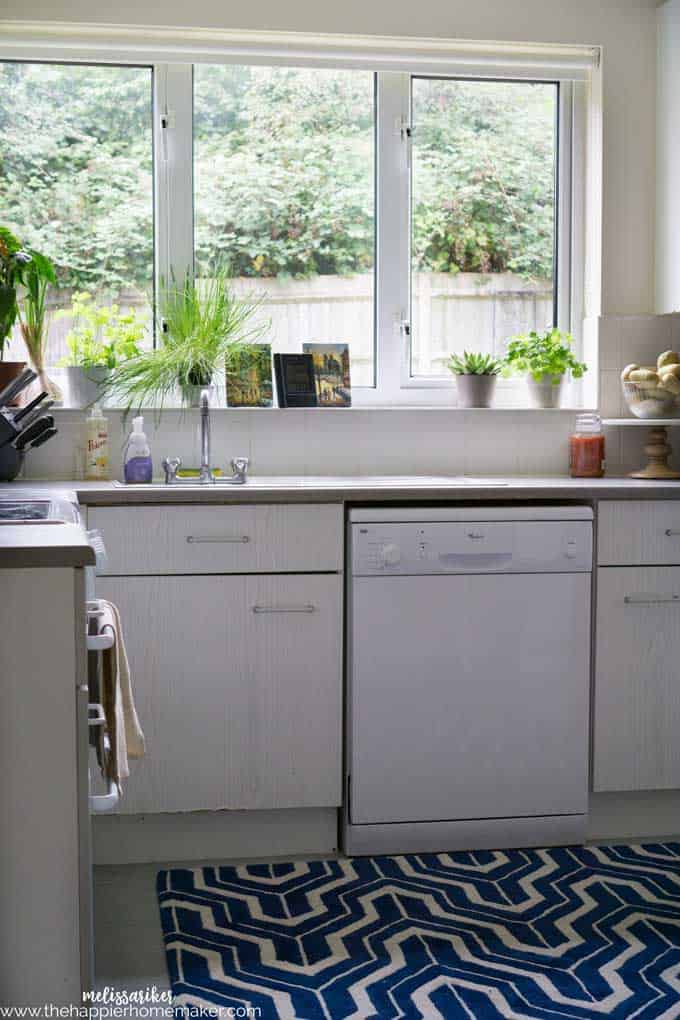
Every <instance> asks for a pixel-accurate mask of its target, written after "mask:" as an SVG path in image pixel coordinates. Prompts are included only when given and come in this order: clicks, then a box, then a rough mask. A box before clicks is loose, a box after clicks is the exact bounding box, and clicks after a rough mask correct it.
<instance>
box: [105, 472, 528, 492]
mask: <svg viewBox="0 0 680 1020" xmlns="http://www.w3.org/2000/svg"><path fill="white" fill-rule="evenodd" d="M113 484H114V485H115V486H116V487H117V488H120V489H138V490H145V489H163V490H165V491H167V492H171V491H172V490H173V489H183V490H186V489H191V490H194V491H196V492H197V493H200V492H210V491H211V490H213V489H245V490H248V489H256V490H257V489H419V488H424V487H429V488H458V487H460V486H470V487H472V488H494V489H495V488H497V487H498V486H503V485H508V482H507V481H502V480H500V479H498V480H497V479H495V478H472V477H469V476H467V475H432V476H430V475H306V476H300V475H259V476H258V475H253V476H249V477H248V480H247V481H246V482H245V483H243V484H241V485H237V484H235V483H234V482H233V481H232V480H231V479H230V478H229V477H226V478H219V477H218V478H215V479H214V480H213V481H212V482H207V483H200V482H198V481H197V480H196V479H195V478H182V479H178V480H177V481H175V482H172V484H170V485H168V484H167V483H166V482H164V481H154V482H151V483H149V484H143V485H127V484H125V483H124V482H118V481H116V482H114V483H113Z"/></svg>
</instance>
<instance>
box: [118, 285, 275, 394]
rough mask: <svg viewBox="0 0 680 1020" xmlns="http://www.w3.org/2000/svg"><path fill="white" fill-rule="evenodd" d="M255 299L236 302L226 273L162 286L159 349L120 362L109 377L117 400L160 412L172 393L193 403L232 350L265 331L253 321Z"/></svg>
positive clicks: (159, 315)
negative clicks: (206, 278) (201, 279)
mask: <svg viewBox="0 0 680 1020" xmlns="http://www.w3.org/2000/svg"><path fill="white" fill-rule="evenodd" d="M258 307H259V302H258V301H249V300H245V299H242V298H237V297H236V296H235V295H234V294H233V292H232V291H231V289H230V279H229V275H228V273H227V272H226V270H223V269H220V270H218V271H217V272H216V273H215V275H214V276H213V277H211V278H210V279H208V280H203V281H198V280H194V279H193V278H192V277H191V276H190V275H189V274H187V275H186V276H185V278H184V280H183V282H182V283H181V284H176V283H175V282H174V281H172V282H171V283H170V284H167V285H165V286H162V288H161V293H160V299H159V306H158V317H159V322H160V325H161V328H160V329H159V330H158V331H157V334H158V338H159V339H158V346H157V347H156V348H155V349H154V350H151V351H142V352H141V353H140V354H139V355H137V356H136V357H134V358H131V359H130V360H129V361H125V362H124V363H123V364H121V365H120V366H119V367H118V368H117V369H116V371H115V372H114V373H113V377H112V381H111V383H112V385H113V386H115V388H116V391H117V393H118V394H119V395H120V398H121V401H122V402H123V403H124V404H125V405H126V406H127V408H128V409H130V408H131V407H132V406H133V405H134V406H136V407H138V408H139V407H142V406H151V407H155V408H157V409H158V410H162V409H163V407H164V406H165V404H166V403H167V402H168V400H169V399H171V398H172V397H174V396H175V394H176V393H177V390H178V389H179V392H180V394H181V398H182V403H183V404H185V405H186V406H189V407H192V406H197V405H198V400H199V396H200V392H201V390H202V389H204V388H206V387H209V386H211V385H213V383H214V380H215V378H216V376H217V373H218V372H219V376H220V378H223V377H224V372H225V369H226V367H227V366H228V365H229V363H230V362H231V360H232V358H233V356H234V354H235V353H236V351H239V350H243V349H244V348H245V347H249V346H250V345H251V344H252V343H254V342H255V340H256V339H257V338H258V337H259V336H260V335H261V334H262V332H263V331H264V329H266V324H261V325H255V324H253V322H252V317H253V315H254V313H255V311H256V310H257V308H258Z"/></svg>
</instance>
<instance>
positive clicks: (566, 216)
mask: <svg viewBox="0 0 680 1020" xmlns="http://www.w3.org/2000/svg"><path fill="white" fill-rule="evenodd" d="M599 57H600V54H599V48H597V47H578V46H551V45H547V44H535V45H534V44H528V45H519V44H509V43H508V44H505V43H483V42H481V43H478V42H461V41H456V40H426V39H420V40H419V39H393V38H380V37H361V36H316V35H311V34H306V33H286V32H279V33H260V32H221V31H207V30H200V29H194V30H191V29H189V30H185V29H182V30H174V29H151V28H134V29H133V28H112V27H111V26H92V25H72V24H71V25H58V24H56V23H53V24H47V25H45V24H44V23H43V24H41V23H31V22H0V59H1V60H5V59H7V60H27V61H30V60H34V61H35V60H43V61H44V60H49V61H57V60H59V61H61V62H74V63H87V64H96V63H118V64H135V65H149V64H151V66H152V67H153V71H154V74H153V81H154V132H153V135H154V213H155V215H154V242H155V272H156V281H157V282H158V280H161V279H167V278H169V277H170V276H171V274H173V273H174V275H175V276H176V277H177V278H178V279H180V278H182V276H183V275H184V273H185V272H186V271H187V269H193V261H194V243H193V242H194V238H193V232H194V231H193V226H194V224H193V203H194V194H193V66H194V65H195V64H197V63H201V62H203V63H211V64H216V63H237V64H248V63H251V64H252V63H255V64H263V65H277V64H278V65H288V66H316V67H333V68H348V69H350V68H361V69H364V70H370V71H374V72H375V73H376V74H377V87H376V118H377V121H376V152H375V160H376V194H375V200H376V206H375V214H376V251H375V265H376V280H375V284H376V285H375V337H374V351H375V361H374V376H375V383H376V385H375V387H355V388H354V389H353V392H352V400H353V404H354V406H359V407H361V406H392V407H394V406H408V405H421V406H422V405H435V406H436V405H445V406H449V407H450V406H454V400H453V397H452V393H451V391H452V389H453V388H454V387H455V383H454V382H453V380H449V379H446V378H441V379H440V378H434V377H433V378H422V377H416V378H412V377H410V338H409V337H408V335H407V330H406V329H405V324H406V323H408V319H409V306H410V296H409V295H410V284H411V264H410V231H411V222H410V138H409V135H410V132H409V131H408V130H407V129H408V128H409V127H410V81H411V77H412V76H414V75H431V76H434V77H452V78H459V77H463V78H466V79H469V78H479V79H482V80H483V79H485V78H495V79H498V78H501V79H508V80H517V79H528V80H532V81H549V82H556V83H559V85H560V89H559V95H560V103H559V120H558V123H559V156H560V159H559V167H558V175H557V178H558V196H557V197H558V216H559V219H558V251H557V259H558V261H557V274H556V283H557V293H558V325H559V326H560V328H562V329H570V330H571V332H573V333H574V335H575V337H576V341H577V351H579V352H580V351H581V350H582V337H581V324H582V322H583V318H584V315H585V314H590V315H591V316H592V315H596V314H597V313H598V311H599V307H598V305H599V293H600V281H599V279H597V280H596V279H586V278H585V273H586V265H585V263H586V260H585V243H584V237H585V233H586V231H585V215H584V210H585V209H586V208H587V207H588V208H590V209H593V208H601V167H600V161H601V123H600V121H599V120H598V110H597V109H595V110H593V108H592V100H593V97H595V98H596V99H597V98H598V97H599V95H600V91H601V80H600V71H599V62H600V61H599ZM587 142H589V143H590V152H589V151H588V149H587ZM378 182H379V183H378ZM598 188H599V191H598ZM395 210H398V215H395ZM588 243H589V264H590V265H591V266H592V267H593V273H595V272H597V271H598V268H599V266H600V259H601V250H600V246H601V237H600V236H599V234H598V233H597V232H594V231H589V233H588ZM595 248H597V250H596V251H595V250H594V249H595ZM586 293H590V294H592V299H591V301H590V304H591V308H590V310H588V309H586V308H585V307H584V294H586ZM499 389H500V391H501V393H500V394H499V395H500V401H499V403H501V404H510V405H512V404H514V405H515V406H519V404H520V403H521V399H517V397H518V395H519V393H520V386H519V384H518V382H516V381H511V380H507V381H506V380H500V381H499ZM576 403H578V398H577V400H576Z"/></svg>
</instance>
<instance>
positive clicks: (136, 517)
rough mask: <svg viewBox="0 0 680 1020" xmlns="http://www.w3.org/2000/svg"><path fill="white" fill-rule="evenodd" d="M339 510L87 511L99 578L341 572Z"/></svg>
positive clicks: (210, 508) (196, 508) (316, 506)
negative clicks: (98, 539) (100, 563)
mask: <svg viewBox="0 0 680 1020" xmlns="http://www.w3.org/2000/svg"><path fill="white" fill-rule="evenodd" d="M342 521H343V512H342V507H341V506H338V505H328V504H310V505H304V504H303V505H295V506H281V505H271V506H270V505H257V506H246V505H238V506H233V505H230V506H136V507H91V508H90V510H89V512H88V526H89V527H90V528H98V529H99V530H100V531H101V532H102V535H103V536H104V542H105V544H106V550H107V553H108V566H107V568H106V570H104V571H103V573H104V574H109V575H117V574H122V575H125V574H233V573H235V574H248V573H282V572H286V571H297V572H304V571H339V570H342V536H343V527H342Z"/></svg>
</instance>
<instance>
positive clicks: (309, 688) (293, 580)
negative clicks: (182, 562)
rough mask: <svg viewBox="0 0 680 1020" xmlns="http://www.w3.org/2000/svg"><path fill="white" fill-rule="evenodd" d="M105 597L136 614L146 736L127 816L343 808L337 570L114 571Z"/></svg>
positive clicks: (133, 642) (134, 639)
mask: <svg viewBox="0 0 680 1020" xmlns="http://www.w3.org/2000/svg"><path fill="white" fill-rule="evenodd" d="M105 539H106V540H107V541H108V536H107V535H106V534H105ZM98 593H99V595H100V596H101V597H103V598H106V599H110V600H111V601H112V602H115V603H116V604H117V605H118V606H119V608H120V611H121V616H122V619H123V621H124V623H125V634H126V642H127V650H128V656H129V659H130V663H131V669H132V672H133V683H134V690H135V697H136V702H137V709H138V712H139V715H140V719H141V723H142V727H143V729H144V732H145V735H146V741H147V754H146V757H145V758H144V759H143V760H141V761H137V762H132V763H131V773H132V774H131V776H130V778H129V780H128V781H127V783H126V784H125V791H124V794H125V795H124V798H123V800H122V802H121V805H120V810H121V811H122V812H124V813H128V814H130V813H147V812H174V811H195V810H206V809H207V810H211V809H220V808H232V809H241V808H252V809H267V808H301V807H328V806H337V805H339V804H340V802H341V727H342V701H341V697H342V675H341V669H342V665H341V664H342V649H341V640H342V598H341V593H342V580H341V577H340V576H339V575H338V574H281V575H275V574H261V575H254V574H251V575H232V576H210V575H204V576H200V577H189V576H184V577H178V576H149V577H139V576H136V577H118V578H109V577H104V578H100V579H99V581H98Z"/></svg>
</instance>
